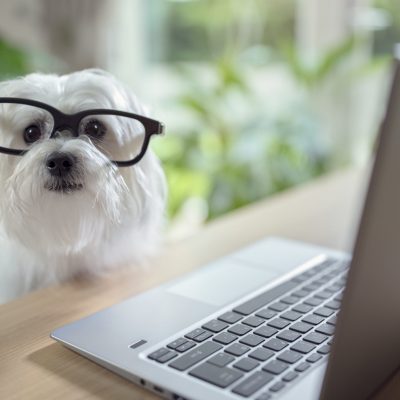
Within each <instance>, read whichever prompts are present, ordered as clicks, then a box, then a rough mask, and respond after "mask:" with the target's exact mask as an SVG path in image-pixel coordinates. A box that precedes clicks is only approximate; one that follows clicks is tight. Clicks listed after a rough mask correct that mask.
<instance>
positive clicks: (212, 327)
mask: <svg viewBox="0 0 400 400" xmlns="http://www.w3.org/2000/svg"><path fill="white" fill-rule="evenodd" d="M227 326H228V324H227V323H225V322H222V321H218V320H217V319H213V320H212V321H210V322H207V323H206V324H204V325H203V326H202V328H204V329H207V330H208V331H211V332H214V333H218V332H221V331H223V330H224V329H225V328H226V327H227Z"/></svg>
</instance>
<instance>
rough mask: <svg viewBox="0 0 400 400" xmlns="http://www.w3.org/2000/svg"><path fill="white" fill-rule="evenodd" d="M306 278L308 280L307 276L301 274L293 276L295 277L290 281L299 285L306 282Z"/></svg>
mask: <svg viewBox="0 0 400 400" xmlns="http://www.w3.org/2000/svg"><path fill="white" fill-rule="evenodd" d="M308 278H309V276H307V275H306V274H305V273H304V272H303V273H302V274H299V275H297V276H295V277H294V278H293V279H292V281H293V282H295V283H297V284H299V283H301V282H304V281H306V280H307V279H308ZM296 286H298V285H296Z"/></svg>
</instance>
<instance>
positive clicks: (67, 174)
mask: <svg viewBox="0 0 400 400" xmlns="http://www.w3.org/2000/svg"><path fill="white" fill-rule="evenodd" d="M77 163H78V160H77V158H76V157H75V156H74V155H72V154H70V153H62V152H55V153H52V154H51V155H50V156H49V157H48V158H47V159H46V170H47V171H48V173H49V175H50V179H49V181H48V182H47V183H46V184H45V187H46V189H48V190H50V191H56V192H63V193H71V192H74V191H76V190H80V189H82V188H83V185H82V183H81V182H80V179H78V178H79V174H78V173H77Z"/></svg>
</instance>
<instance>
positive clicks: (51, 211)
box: [1, 139, 141, 254]
mask: <svg viewBox="0 0 400 400" xmlns="http://www.w3.org/2000/svg"><path fill="white" fill-rule="evenodd" d="M54 151H65V152H69V153H71V154H73V155H74V156H75V157H76V158H77V159H78V160H79V162H78V166H77V167H76V170H74V172H73V173H72V174H70V175H68V176H67V177H54V176H50V174H49V173H48V172H47V171H46V168H45V167H44V164H45V160H46V157H47V156H48V155H49V154H51V153H52V152H54ZM17 158H18V157H14V158H13V157H8V161H7V162H6V163H4V164H3V165H2V171H1V174H2V176H3V177H5V176H6V177H8V178H6V179H2V181H3V182H4V191H3V197H2V199H1V201H2V203H3V204H2V210H4V211H5V212H4V215H3V220H4V226H5V229H6V233H8V235H9V236H12V237H14V238H16V239H17V240H18V241H19V242H21V243H22V244H23V245H25V246H26V247H28V248H30V249H33V250H34V251H37V252H39V253H46V254H54V253H57V252H61V253H64V254H66V253H75V252H79V251H81V250H82V249H84V248H85V247H87V246H89V245H90V246H96V245H100V244H101V242H102V241H107V239H108V238H109V236H110V235H111V234H112V230H113V228H114V227H115V226H118V225H120V224H121V223H122V222H123V219H124V216H125V215H127V214H129V215H130V216H131V217H132V216H134V215H137V214H138V212H139V209H140V203H141V199H140V196H138V195H135V191H134V190H132V189H134V188H128V187H127V185H126V182H125V180H124V179H123V178H122V176H121V175H120V173H119V172H118V169H117V168H116V167H115V166H113V165H112V164H111V163H110V162H109V160H108V159H107V158H106V157H105V156H104V155H103V154H102V153H101V152H100V151H98V150H97V149H96V148H95V147H94V146H93V145H92V144H91V143H90V142H89V141H84V140H82V139H72V140H68V141H63V140H51V141H46V142H43V143H41V144H38V145H37V146H34V147H33V148H32V149H31V150H30V151H29V152H28V153H27V154H25V155H24V156H23V157H22V158H18V160H17ZM15 164H16V165H15ZM136 192H137V193H140V190H137V191H136Z"/></svg>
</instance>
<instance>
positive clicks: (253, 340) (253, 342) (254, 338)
mask: <svg viewBox="0 0 400 400" xmlns="http://www.w3.org/2000/svg"><path fill="white" fill-rule="evenodd" d="M263 341H264V339H263V338H262V337H260V336H258V335H253V334H252V333H250V334H249V335H247V336H244V337H242V338H241V339H240V340H239V342H240V343H243V344H245V345H247V346H251V347H254V346H258V345H259V344H260V343H262V342H263Z"/></svg>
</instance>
